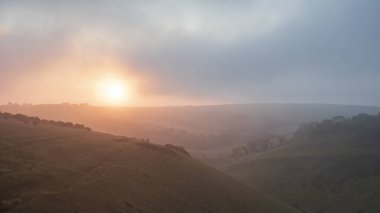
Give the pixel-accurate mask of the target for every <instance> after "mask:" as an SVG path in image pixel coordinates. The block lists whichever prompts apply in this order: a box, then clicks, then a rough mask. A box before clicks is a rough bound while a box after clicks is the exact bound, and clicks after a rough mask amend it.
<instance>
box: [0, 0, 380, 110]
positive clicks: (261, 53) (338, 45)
mask: <svg viewBox="0 0 380 213" xmlns="http://www.w3.org/2000/svg"><path fill="white" fill-rule="evenodd" d="M379 6H380V3H379V2H378V1H353V0H348V1H347V0H345V1H343V0H337V1H300V0H289V1H280V0H278V1H276V0H269V1H263V0H256V1H186V2H183V1H160V2H158V1H100V0H98V1H85V0H83V1H73V0H67V1H43V0H39V1H38V0H36V1H7V0H1V1H0V96H1V97H2V98H1V100H0V102H1V103H2V104H4V103H7V102H18V103H24V102H26V103H61V102H70V103H83V102H87V103H90V104H95V105H182V104H215V103H242V102H317V103H338V104H361V105H379V104H380V100H379V99H378V93H379V91H380V84H378V79H379V78H380V72H379V68H380V61H379V60H378V56H379V52H380V25H379V24H378V20H380V13H379V12H378V11H379V9H380V8H379ZM108 76H112V78H113V79H115V81H122V82H124V83H123V87H127V88H129V89H128V91H129V92H130V94H128V98H124V99H122V100H117V101H111V100H110V97H108V98H104V97H102V96H101V95H102V94H101V92H99V91H98V90H97V85H98V84H101V83H102V79H105V78H107V77H108ZM113 87H114V86H113ZM119 93H120V91H116V92H113V94H119ZM117 97H124V96H122V95H120V94H119V95H117Z"/></svg>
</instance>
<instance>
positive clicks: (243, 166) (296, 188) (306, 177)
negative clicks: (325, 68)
mask: <svg viewBox="0 0 380 213" xmlns="http://www.w3.org/2000/svg"><path fill="white" fill-rule="evenodd" d="M379 127H380V116H368V115H363V114H362V115H359V116H355V117H353V118H352V119H342V118H341V117H337V118H335V119H332V120H326V121H323V122H321V123H311V124H308V125H303V126H302V128H301V129H300V130H299V131H298V132H297V135H296V139H295V140H294V141H293V142H291V143H289V144H287V145H284V146H282V147H279V148H277V149H274V150H271V151H268V152H266V153H262V154H260V155H257V156H256V158H255V159H251V160H248V161H245V162H240V163H236V164H234V165H231V166H230V167H229V168H228V172H229V173H231V174H233V175H235V176H236V177H238V178H239V179H241V180H242V181H243V182H245V183H247V184H248V185H250V186H251V187H252V188H255V189H259V190H261V191H263V192H266V193H269V194H271V195H273V196H275V197H277V198H279V199H281V200H283V201H286V202H289V203H290V204H291V205H293V206H295V207H297V208H299V209H302V210H304V211H305V212H355V213H358V212H362V213H363V212H379V211H380V128H379Z"/></svg>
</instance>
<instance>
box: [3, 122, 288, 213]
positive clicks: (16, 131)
mask: <svg viewBox="0 0 380 213" xmlns="http://www.w3.org/2000/svg"><path fill="white" fill-rule="evenodd" d="M0 169H1V170H0V191H1V193H0V201H1V203H0V211H1V212H294V211H295V210H294V209H293V208H291V207H288V206H287V205H285V204H282V203H281V202H278V201H276V200H274V199H272V198H270V197H268V196H266V195H264V194H262V193H258V192H254V191H251V190H249V189H248V188H247V187H245V186H244V185H242V184H240V183H238V182H237V181H235V180H234V179H232V178H230V177H227V176H226V175H224V174H222V173H220V172H218V171H216V170H214V169H212V168H209V167H207V166H205V165H203V164H202V163H200V162H198V161H197V160H194V159H193V158H192V157H190V156H189V155H188V153H187V152H186V151H185V150H184V149H183V148H180V147H176V146H173V145H167V146H161V145H154V144H150V143H147V142H146V141H139V140H137V139H136V140H130V139H129V138H126V137H116V136H112V135H108V134H102V133H97V132H91V131H84V130H83V129H76V128H65V127H61V126H57V125H52V124H50V123H39V124H38V125H34V124H32V123H26V122H21V121H19V120H15V119H13V118H7V119H3V118H0Z"/></svg>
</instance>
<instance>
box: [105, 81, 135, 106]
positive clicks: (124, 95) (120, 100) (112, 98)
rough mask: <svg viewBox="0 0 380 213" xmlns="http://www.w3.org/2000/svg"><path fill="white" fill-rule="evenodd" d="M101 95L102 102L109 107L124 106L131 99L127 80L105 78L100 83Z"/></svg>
mask: <svg viewBox="0 0 380 213" xmlns="http://www.w3.org/2000/svg"><path fill="white" fill-rule="evenodd" d="M99 93H100V97H101V99H102V102H103V103H105V104H107V105H123V104H125V103H126V102H128V99H129V98H130V97H129V95H130V89H129V88H128V84H127V82H126V81H125V80H123V79H119V78H105V79H102V80H100V82H99Z"/></svg>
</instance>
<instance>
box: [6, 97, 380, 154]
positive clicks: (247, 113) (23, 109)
mask: <svg viewBox="0 0 380 213" xmlns="http://www.w3.org/2000/svg"><path fill="white" fill-rule="evenodd" d="M0 110H1V111H6V112H11V113H22V114H27V115H32V116H39V117H40V118H45V119H53V120H64V121H72V122H76V123H81V124H85V125H88V126H91V127H92V128H94V129H95V130H98V131H102V132H108V133H112V134H118V135H129V136H134V137H144V138H150V139H151V140H152V141H154V142H155V143H161V144H164V143H172V144H177V145H180V146H184V147H185V148H188V149H197V150H215V149H216V148H225V147H228V146H231V145H238V144H246V143H249V142H252V141H254V140H255V139H257V138H258V137H259V138H261V137H262V136H266V135H268V134H285V133H287V132H293V131H294V130H296V128H297V127H298V125H299V124H301V123H303V122H311V121H321V120H323V119H327V118H329V117H332V116H334V115H343V116H352V115H355V114H358V113H361V112H366V113H370V114H376V113H378V112H379V111H380V108H379V107H370V106H346V105H328V104H230V105H210V106H176V107H169V106H168V107H96V106H89V105H85V104H83V105H75V104H57V105H54V104H46V105H16V104H9V105H3V106H0Z"/></svg>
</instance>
